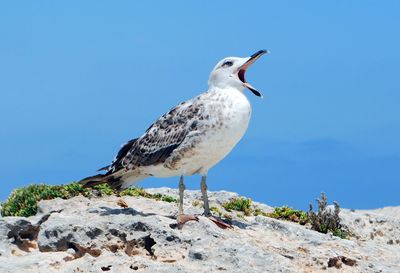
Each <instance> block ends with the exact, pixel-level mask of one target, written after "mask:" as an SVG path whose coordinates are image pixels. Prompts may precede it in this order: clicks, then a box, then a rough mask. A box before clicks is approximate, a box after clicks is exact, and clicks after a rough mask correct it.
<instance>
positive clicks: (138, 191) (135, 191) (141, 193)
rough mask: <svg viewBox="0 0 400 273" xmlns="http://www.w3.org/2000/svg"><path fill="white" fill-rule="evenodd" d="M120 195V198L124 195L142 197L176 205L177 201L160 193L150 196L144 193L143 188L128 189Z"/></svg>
mask: <svg viewBox="0 0 400 273" xmlns="http://www.w3.org/2000/svg"><path fill="white" fill-rule="evenodd" d="M120 195H121V196H124V195H129V196H142V197H145V198H149V199H154V200H157V201H164V202H168V203H178V199H177V198H175V197H173V196H170V195H166V194H161V193H155V194H151V193H148V192H147V191H145V190H144V189H143V188H128V189H126V190H123V191H122V192H121V194H120Z"/></svg>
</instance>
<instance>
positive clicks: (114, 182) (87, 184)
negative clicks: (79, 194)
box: [79, 174, 124, 190]
mask: <svg viewBox="0 0 400 273" xmlns="http://www.w3.org/2000/svg"><path fill="white" fill-rule="evenodd" d="M121 178H122V177H121V176H114V175H107V174H97V175H93V176H89V177H86V178H84V179H82V180H81V181H79V183H80V184H82V186H83V187H84V188H91V187H93V186H96V185H100V184H108V185H109V186H110V187H111V188H112V189H114V190H121V186H122V184H123V183H124V181H123V180H122V179H121Z"/></svg>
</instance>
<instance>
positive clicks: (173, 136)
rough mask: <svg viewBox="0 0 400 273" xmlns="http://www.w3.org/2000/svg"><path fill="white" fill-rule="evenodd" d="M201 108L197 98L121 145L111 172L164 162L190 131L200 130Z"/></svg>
mask: <svg viewBox="0 0 400 273" xmlns="http://www.w3.org/2000/svg"><path fill="white" fill-rule="evenodd" d="M202 108H203V106H202V104H199V103H198V100H194V101H188V102H184V103H182V104H180V105H178V106H176V107H174V108H173V109H171V110H170V111H169V112H168V113H166V114H164V115H163V116H162V117H160V118H159V119H158V120H157V121H156V122H155V123H154V124H152V125H151V126H150V127H149V128H148V129H147V130H146V132H145V133H144V134H143V135H142V136H141V137H140V138H137V139H134V140H131V141H129V142H128V143H126V144H125V145H124V146H123V147H122V148H121V150H120V151H119V153H118V155H117V157H116V158H115V160H114V162H113V163H112V164H111V166H110V171H109V172H115V171H118V170H120V169H122V168H127V169H134V168H135V167H139V166H149V165H156V164H160V163H164V161H165V160H166V159H167V158H168V157H169V156H170V155H171V153H172V152H173V151H174V150H175V149H176V148H177V147H179V145H180V144H181V143H182V142H183V141H184V140H185V137H186V136H187V135H188V133H189V132H191V131H195V130H196V129H197V124H198V119H200V118H201V117H200V115H201V113H202V112H203V111H202Z"/></svg>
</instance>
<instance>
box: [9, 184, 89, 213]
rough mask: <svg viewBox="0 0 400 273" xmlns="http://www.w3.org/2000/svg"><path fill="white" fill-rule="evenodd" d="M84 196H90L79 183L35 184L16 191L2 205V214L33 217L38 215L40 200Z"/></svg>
mask: <svg viewBox="0 0 400 273" xmlns="http://www.w3.org/2000/svg"><path fill="white" fill-rule="evenodd" d="M79 194H83V195H85V196H87V195H88V194H89V192H88V190H87V189H84V188H83V187H82V186H81V185H80V184H79V183H72V184H68V185H64V186H50V185H44V184H34V185H30V186H28V187H24V188H20V189H16V190H14V191H13V192H12V193H11V195H10V196H9V197H8V199H7V200H6V201H5V202H4V203H3V204H2V210H1V214H2V215H3V216H25V217H28V216H32V215H35V214H36V213H37V208H38V207H37V203H38V202H39V201H40V200H49V199H54V198H57V197H59V198H63V199H67V198H71V197H73V196H77V195H79Z"/></svg>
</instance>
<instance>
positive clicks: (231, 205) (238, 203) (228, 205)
mask: <svg viewBox="0 0 400 273" xmlns="http://www.w3.org/2000/svg"><path fill="white" fill-rule="evenodd" d="M222 207H223V208H224V209H226V210H227V211H232V210H236V211H243V213H244V215H246V216H250V215H251V214H252V213H253V210H252V209H251V199H250V198H247V199H246V198H243V197H236V198H233V199H231V200H230V201H228V202H225V203H223V204H222Z"/></svg>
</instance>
